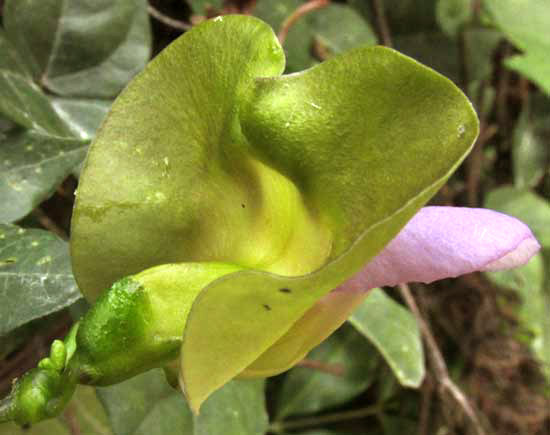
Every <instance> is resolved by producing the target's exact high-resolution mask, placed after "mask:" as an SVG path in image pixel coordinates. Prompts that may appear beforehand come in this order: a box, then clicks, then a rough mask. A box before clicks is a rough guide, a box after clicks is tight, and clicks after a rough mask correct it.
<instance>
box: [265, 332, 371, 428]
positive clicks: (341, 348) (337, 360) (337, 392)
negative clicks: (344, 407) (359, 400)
mask: <svg viewBox="0 0 550 435" xmlns="http://www.w3.org/2000/svg"><path fill="white" fill-rule="evenodd" d="M307 359H308V360H312V361H319V362H321V363H323V364H326V365H327V366H331V365H332V366H334V367H338V368H341V369H342V375H341V376H338V375H335V374H329V373H324V372H322V371H317V370H312V369H310V368H306V367H296V368H293V369H292V370H291V371H290V372H289V373H288V375H287V376H286V377H285V378H284V381H283V384H282V390H281V392H280V395H279V396H278V398H277V411H276V416H277V419H283V418H285V417H287V416H289V415H296V414H308V413H311V414H313V413H316V412H318V411H322V410H325V409H327V408H331V407H334V406H337V405H341V404H344V403H345V402H346V401H348V400H350V399H352V398H354V397H355V396H357V395H358V394H359V393H361V392H362V391H364V390H365V389H366V388H367V387H368V386H369V385H370V384H371V382H372V381H373V379H374V370H375V368H376V367H377V365H378V361H379V360H378V357H377V355H376V349H374V348H373V347H372V346H371V345H370V344H369V343H368V342H367V341H366V340H365V338H364V337H363V336H362V335H361V334H359V333H358V332H356V331H355V329H354V328H352V327H351V326H347V325H344V326H342V328H340V329H339V330H338V331H336V332H335V333H334V334H333V335H331V336H330V337H329V338H328V339H327V340H325V341H324V342H323V343H321V344H320V345H319V346H318V347H317V348H315V349H314V350H312V351H311V352H310V353H309V355H308V356H307Z"/></svg>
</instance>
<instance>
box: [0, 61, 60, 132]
mask: <svg viewBox="0 0 550 435" xmlns="http://www.w3.org/2000/svg"><path fill="white" fill-rule="evenodd" d="M0 113H1V114H3V115H4V116H6V117H7V118H8V119H10V120H12V121H13V122H15V123H17V124H19V125H21V126H23V127H26V128H32V129H35V130H37V131H40V132H43V133H48V134H54V135H60V136H63V135H66V134H68V129H67V127H66V125H65V124H64V123H63V121H61V119H59V117H58V116H57V114H56V113H55V111H54V110H53V108H52V106H51V104H50V102H49V100H48V98H47V97H46V96H45V95H44V94H43V93H42V91H41V90H40V88H39V87H38V86H37V85H35V84H34V83H32V82H31V81H30V80H29V79H27V78H25V77H23V76H21V75H19V74H14V73H12V72H9V71H6V70H0Z"/></svg>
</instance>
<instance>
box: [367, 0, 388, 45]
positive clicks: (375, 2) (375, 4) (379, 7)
mask: <svg viewBox="0 0 550 435" xmlns="http://www.w3.org/2000/svg"><path fill="white" fill-rule="evenodd" d="M372 8H373V10H374V15H375V17H376V27H377V29H378V34H379V35H380V42H381V43H382V44H383V45H385V46H386V47H392V46H393V44H392V40H391V34H390V26H389V25H388V20H387V19H386V12H385V10H384V4H383V2H382V0H372Z"/></svg>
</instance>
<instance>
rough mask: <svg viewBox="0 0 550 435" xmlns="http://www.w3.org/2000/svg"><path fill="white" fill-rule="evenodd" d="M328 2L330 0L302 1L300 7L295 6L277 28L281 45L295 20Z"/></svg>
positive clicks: (326, 4)
mask: <svg viewBox="0 0 550 435" xmlns="http://www.w3.org/2000/svg"><path fill="white" fill-rule="evenodd" d="M329 4H330V0H311V1H309V2H307V3H304V4H303V5H301V6H300V7H298V8H296V10H295V11H294V12H292V14H290V15H289V16H288V17H287V18H286V20H284V21H283V24H281V28H280V29H279V34H278V35H277V37H278V38H279V42H280V43H281V45H283V44H284V43H285V40H286V37H287V36H288V32H289V31H290V28H291V27H292V26H293V25H294V24H295V23H296V21H298V20H299V19H300V18H302V17H303V16H304V15H306V14H308V13H309V12H312V11H315V10H317V9H321V8H324V7H326V6H328V5H329Z"/></svg>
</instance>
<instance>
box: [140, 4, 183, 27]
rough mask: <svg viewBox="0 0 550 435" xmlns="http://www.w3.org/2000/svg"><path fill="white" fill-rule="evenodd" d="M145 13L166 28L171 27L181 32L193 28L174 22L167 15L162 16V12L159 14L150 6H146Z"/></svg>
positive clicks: (180, 22)
mask: <svg viewBox="0 0 550 435" xmlns="http://www.w3.org/2000/svg"><path fill="white" fill-rule="evenodd" d="M147 12H149V15H151V16H152V17H153V18H154V19H155V20H157V21H160V22H161V23H162V24H165V25H167V26H168V27H172V28H173V29H176V30H181V31H182V32H185V31H186V30H189V29H190V28H191V27H193V26H192V25H191V24H189V23H185V22H183V21H180V20H176V19H174V18H171V17H169V16H167V15H164V14H163V13H162V12H160V11H159V10H158V9H155V8H154V7H153V6H151V5H148V6H147Z"/></svg>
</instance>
